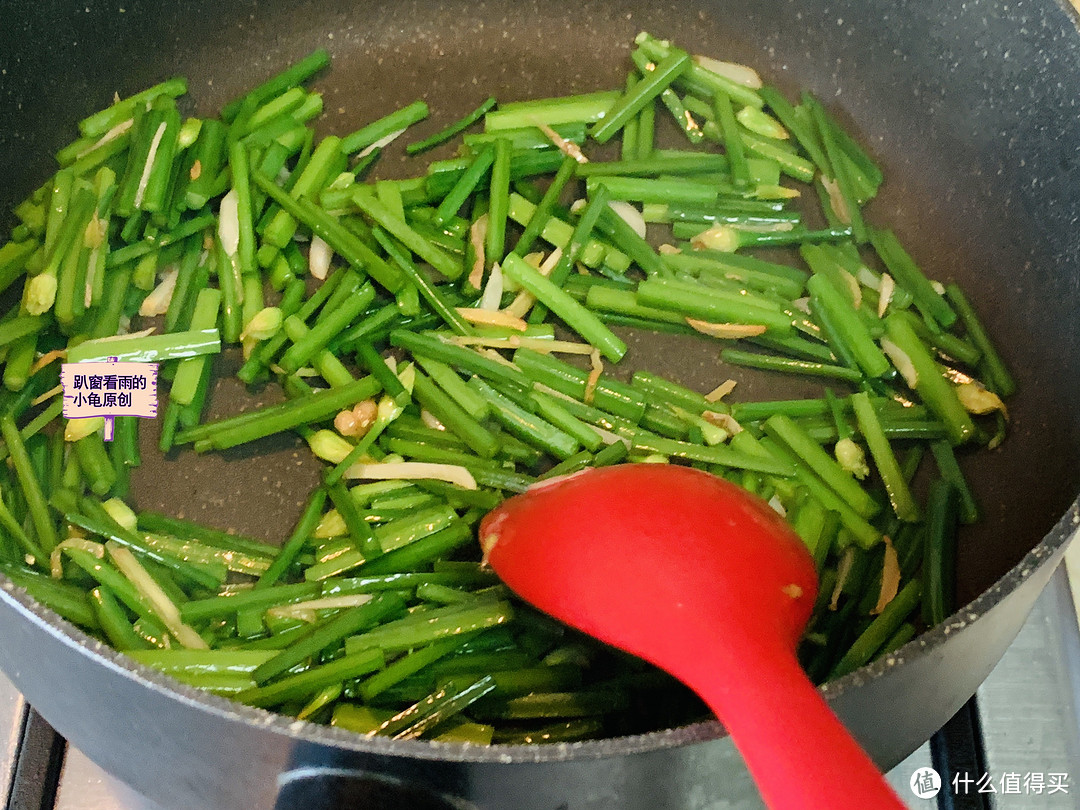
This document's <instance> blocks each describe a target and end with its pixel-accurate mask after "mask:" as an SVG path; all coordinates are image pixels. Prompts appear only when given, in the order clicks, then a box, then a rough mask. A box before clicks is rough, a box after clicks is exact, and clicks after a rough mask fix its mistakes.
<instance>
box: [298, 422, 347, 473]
mask: <svg viewBox="0 0 1080 810" xmlns="http://www.w3.org/2000/svg"><path fill="white" fill-rule="evenodd" d="M346 413H347V411H346ZM340 415H341V414H338V416H340ZM334 421H335V423H336V422H337V420H336V419H335V420H334ZM335 426H336V424H335ZM307 442H308V447H310V448H311V452H312V453H314V454H315V455H316V456H318V457H319V458H321V459H322V460H323V461H329V462H330V463H331V464H337V463H338V462H339V461H341V460H342V459H343V458H345V456H347V455H349V453H350V452H351V451H352V449H353V446H352V444H350V443H349V442H347V441H346V440H345V439H343V438H341V436H339V435H338V434H336V433H334V431H332V430H325V429H324V430H316V431H315V432H314V433H312V434H311V435H310V436H308V440H307Z"/></svg>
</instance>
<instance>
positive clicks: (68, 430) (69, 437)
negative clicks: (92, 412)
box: [64, 416, 105, 442]
mask: <svg viewBox="0 0 1080 810" xmlns="http://www.w3.org/2000/svg"><path fill="white" fill-rule="evenodd" d="M103 427H105V417H104V416H91V417H90V418H89V419H69V420H68V421H67V424H66V425H65V426H64V441H65V442H77V441H78V440H79V439H82V438H85V437H87V436H89V435H90V434H91V433H93V432H95V431H97V430H101V428H103Z"/></svg>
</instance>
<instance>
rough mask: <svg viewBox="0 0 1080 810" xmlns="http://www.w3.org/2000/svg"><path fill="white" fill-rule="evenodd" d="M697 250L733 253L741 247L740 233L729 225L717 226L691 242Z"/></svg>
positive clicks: (703, 232)
mask: <svg viewBox="0 0 1080 810" xmlns="http://www.w3.org/2000/svg"><path fill="white" fill-rule="evenodd" d="M690 244H692V245H693V246H694V247H695V248H696V249H697V250H720V251H723V252H724V253H733V252H734V251H735V250H736V248H738V247H739V234H738V232H737V231H736V230H735V229H734V228H732V227H730V226H728V225H715V226H713V227H712V228H708V229H706V230H704V231H702V232H701V233H699V234H698V235H697V236H695V237H694V238H693V239H691V240H690Z"/></svg>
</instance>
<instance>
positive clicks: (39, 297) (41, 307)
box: [26, 273, 56, 315]
mask: <svg viewBox="0 0 1080 810" xmlns="http://www.w3.org/2000/svg"><path fill="white" fill-rule="evenodd" d="M55 300H56V276H54V275H52V274H50V273H41V274H40V275H37V276H34V277H33V278H32V279H30V280H29V281H28V282H26V312H27V314H28V315H42V314H44V313H46V312H48V311H49V310H50V309H52V305H53V302H54V301H55Z"/></svg>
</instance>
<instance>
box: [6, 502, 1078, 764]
mask: <svg viewBox="0 0 1080 810" xmlns="http://www.w3.org/2000/svg"><path fill="white" fill-rule="evenodd" d="M1078 533H1080V495H1078V496H1077V497H1076V498H1075V499H1074V500H1073V502H1072V503H1071V504H1070V505H1069V507H1068V508H1067V509H1066V510H1065V512H1064V514H1063V515H1062V516H1061V517H1060V518H1059V519H1058V520H1057V522H1056V523H1055V524H1054V526H1053V527H1052V528H1051V529H1050V531H1049V532H1048V533H1047V534H1046V535H1045V537H1043V539H1042V540H1041V541H1040V542H1039V543H1038V544H1037V545H1035V546H1034V547H1033V548H1032V549H1031V550H1030V551H1028V552H1027V554H1025V555H1024V557H1023V558H1022V559H1021V560H1020V561H1019V562H1018V563H1017V564H1016V565H1015V566H1013V567H1012V568H1011V569H1010V570H1009V571H1007V572H1006V573H1005V574H1004V575H1002V576H1001V577H1000V578H999V579H998V580H997V581H996V582H995V583H994V584H993V585H991V586H990V587H989V588H988V589H987V590H985V591H984V592H983V593H981V594H980V595H979V596H977V597H976V598H975V599H974V600H972V601H971V602H970V603H968V604H967V605H965V606H963V607H961V608H960V609H959V610H957V611H956V612H955V613H953V615H951V616H950V617H949V618H948V619H946V620H945V621H944V622H942V623H941V624H939V625H937V626H935V627H933V628H931V629H930V630H928V631H927V632H925V633H923V634H921V635H918V636H916V637H915V638H914V639H912V640H911V641H909V642H908V643H907V644H905V645H904V646H903V647H901V648H900V649H898V650H897V651H896V652H894V653H893V654H891V655H889V656H887V657H885V658H882V659H878V660H877V661H874V662H872V663H870V664H867V665H866V666H863V667H861V668H860V669H857V670H855V671H854V672H851V673H849V674H847V675H845V676H843V677H841V678H838V679H836V680H834V681H830V682H828V683H826V684H824V685H822V686H821V687H819V692H820V693H821V694H822V696H823V697H824V698H825V699H826V700H827V701H832V700H834V699H836V698H838V697H840V696H841V695H843V694H845V693H847V692H849V691H850V690H852V689H855V688H859V687H861V686H863V685H864V684H866V683H869V682H871V681H874V680H876V679H878V678H881V677H882V676H884V674H885V673H886V672H888V671H889V670H891V669H893V668H894V667H897V666H900V665H901V664H903V663H904V662H905V661H906V660H908V659H909V658H911V657H913V656H916V655H923V654H925V653H926V652H928V651H931V650H933V649H935V648H937V647H939V646H940V645H942V644H944V643H945V641H946V640H947V639H948V637H949V636H950V635H952V634H955V633H956V632H957V631H959V630H960V629H962V628H964V627H967V626H968V625H970V624H972V623H974V622H975V621H977V620H979V619H980V618H982V617H983V616H985V615H986V614H987V613H989V612H990V610H991V609H993V608H994V607H995V606H997V605H998V604H999V603H1000V602H1001V600H1002V599H1003V598H1004V597H1005V596H1006V595H1008V594H1010V593H1011V592H1012V591H1014V590H1015V589H1016V588H1018V587H1019V586H1020V585H1021V584H1022V583H1023V582H1025V581H1026V580H1027V579H1028V578H1030V577H1031V575H1032V574H1034V573H1035V572H1036V571H1041V570H1042V569H1043V568H1044V567H1045V566H1048V565H1056V564H1057V563H1058V562H1060V559H1061V556H1062V554H1063V553H1064V548H1065V546H1067V545H1068V543H1069V541H1070V540H1072V539H1073V537H1074V536H1076V535H1077V534H1078ZM0 598H4V599H5V600H7V601H11V602H14V603H15V608H16V610H18V612H19V613H20V614H22V617H23V618H24V619H27V620H29V621H30V622H32V623H35V624H38V625H39V626H40V627H41V629H43V630H45V631H46V632H48V633H49V634H50V635H52V636H53V637H54V638H55V639H57V640H58V641H60V642H61V643H63V644H65V645H67V646H69V647H72V648H75V649H76V650H77V651H80V652H82V653H83V654H85V655H87V656H89V657H90V659H91V660H92V661H93V663H95V664H97V665H99V666H103V667H105V668H107V669H110V670H112V671H113V672H115V673H116V674H118V675H120V676H121V677H125V678H127V679H129V680H133V681H135V682H136V683H137V684H139V685H140V686H142V687H144V688H147V689H151V690H153V691H156V692H158V693H159V694H161V695H163V696H164V697H166V698H167V699H169V700H172V701H176V702H179V703H183V704H186V705H188V706H189V707H191V708H194V709H196V710H199V711H205V712H208V713H209V714H212V715H215V716H217V717H218V718H220V719H221V720H224V721H226V722H232V723H240V724H242V725H245V726H249V727H254V728H258V729H260V730H263V731H267V732H270V733H273V734H276V735H278V736H281V737H285V738H287V739H289V740H290V741H291V742H292V743H294V744H301V743H306V744H313V745H320V746H330V747H333V748H336V749H339V750H343V751H348V752H350V753H357V754H369V755H377V756H391V757H400V758H407V759H414V760H415V759H420V760H428V761H440V762H475V763H497V764H505V765H512V764H521V763H547V762H564V761H570V760H592V759H603V758H606V757H615V756H625V755H627V754H646V753H650V752H653V751H660V750H664V749H669V748H677V747H681V746H685V745H691V744H694V743H700V742H707V741H710V740H718V739H722V738H725V737H726V736H727V735H726V733H725V732H724V730H723V728H722V726H721V725H720V723H719V722H717V721H716V720H706V721H700V722H697V723H691V724H689V725H685V726H679V727H676V728H670V729H661V730H658V731H651V732H647V733H645V734H636V735H628V736H621V737H605V738H603V739H598V740H584V741H580V742H573V743H555V744H543V745H504V744H496V745H490V746H477V745H471V744H469V743H438V742H432V741H428V740H391V739H386V738H379V737H365V736H363V735H360V734H357V733H355V732H351V731H347V730H345V729H340V728H335V727H332V726H324V725H319V724H317V723H312V722H310V721H307V720H297V719H295V718H291V717H288V716H285V715H280V714H276V713H274V712H271V711H268V710H266V709H259V708H255V707H251V706H245V705H243V704H241V703H237V702H235V701H232V700H230V699H228V698H225V697H219V696H217V695H213V694H210V693H208V692H203V691H202V690H200V689H197V688H196V687H192V686H188V685H186V684H183V683H181V682H180V681H177V680H175V679H173V678H171V677H169V676H167V675H165V674H163V673H161V672H159V671H158V670H155V669H153V668H151V667H149V666H146V665H144V664H140V663H139V662H137V661H135V660H134V659H132V658H129V657H128V656H126V655H125V654H124V653H121V652H119V651H117V650H115V649H113V648H112V647H110V646H109V645H107V644H105V643H104V642H102V641H99V640H98V639H96V638H94V637H93V636H90V635H89V634H88V633H86V632H84V631H83V630H81V629H79V628H78V627H76V626H75V625H74V624H72V623H70V622H68V621H67V620H66V619H64V618H63V617H61V616H60V615H59V614H57V613H55V612H54V611H52V610H51V609H49V608H48V607H46V606H44V605H42V604H41V603H39V602H37V601H36V600H34V599H33V598H32V597H31V596H30V595H29V593H27V592H26V591H25V590H24V589H23V588H21V587H20V586H18V585H16V584H15V583H14V582H13V581H12V580H10V579H9V578H8V577H7V576H6V575H4V574H3V573H2V572H0ZM2 664H3V662H0V669H3V666H2ZM48 719H49V718H48V717H46V720H48ZM75 744H76V746H78V741H75Z"/></svg>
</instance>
